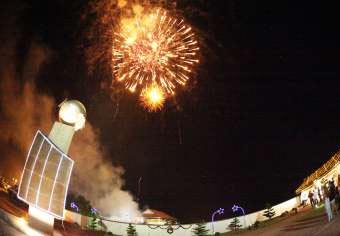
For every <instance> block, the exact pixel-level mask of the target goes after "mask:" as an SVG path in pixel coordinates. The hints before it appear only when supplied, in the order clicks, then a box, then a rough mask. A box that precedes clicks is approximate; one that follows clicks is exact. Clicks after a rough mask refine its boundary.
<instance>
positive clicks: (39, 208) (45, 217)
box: [18, 100, 86, 235]
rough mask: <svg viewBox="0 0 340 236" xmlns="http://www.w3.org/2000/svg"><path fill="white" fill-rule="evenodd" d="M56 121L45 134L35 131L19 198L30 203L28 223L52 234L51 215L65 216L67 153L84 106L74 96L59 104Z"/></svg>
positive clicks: (68, 171)
mask: <svg viewBox="0 0 340 236" xmlns="http://www.w3.org/2000/svg"><path fill="white" fill-rule="evenodd" d="M59 107H60V109H59V121H56V122H55V123H54V124H53V127H52V129H51V131H50V133H49V135H48V136H46V135H45V134H43V133H42V132H41V131H40V130H38V131H37V133H36V135H35V137H34V139H33V142H32V144H31V147H30V149H29V152H28V155H27V158H26V162H25V166H24V169H23V172H22V175H21V180H20V184H19V189H18V198H19V199H21V200H22V201H24V202H26V203H27V204H28V205H29V211H28V214H29V225H30V226H31V227H33V228H35V229H37V230H39V231H42V232H44V233H46V234H49V235H52V233H53V224H54V218H57V219H64V209H65V202H66V195H67V191H68V186H69V182H70V177H71V172H72V168H73V164H74V161H73V160H72V159H71V158H70V157H69V156H68V155H67V153H68V150H69V147H70V145H71V142H72V138H73V135H74V133H75V131H76V130H78V129H81V128H82V127H84V125H85V117H86V109H85V107H84V105H83V104H82V103H80V102H79V101H76V100H68V101H64V102H63V103H62V104H60V106H59Z"/></svg>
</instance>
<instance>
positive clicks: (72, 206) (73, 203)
mask: <svg viewBox="0 0 340 236" xmlns="http://www.w3.org/2000/svg"><path fill="white" fill-rule="evenodd" d="M70 207H71V208H72V209H75V210H76V211H77V212H79V207H78V206H77V204H75V202H71V204H70Z"/></svg>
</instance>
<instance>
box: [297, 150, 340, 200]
mask: <svg viewBox="0 0 340 236" xmlns="http://www.w3.org/2000/svg"><path fill="white" fill-rule="evenodd" d="M339 162H340V150H338V151H337V152H336V153H335V154H334V155H333V156H332V157H331V159H329V160H328V161H327V162H326V163H325V164H323V165H322V166H321V167H320V168H319V169H317V170H316V171H314V172H313V173H312V174H311V175H310V176H308V177H307V178H305V179H304V180H303V182H302V184H301V185H300V186H299V187H298V188H297V189H296V190H295V192H296V194H299V193H301V192H302V191H303V190H304V189H306V188H308V187H309V186H311V185H312V184H313V183H314V181H315V180H317V179H320V178H322V177H323V176H325V175H326V174H327V173H329V172H330V171H331V170H332V169H333V167H334V166H335V165H336V164H338V163H339Z"/></svg>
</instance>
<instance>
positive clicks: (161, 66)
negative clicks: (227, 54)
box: [112, 8, 199, 107]
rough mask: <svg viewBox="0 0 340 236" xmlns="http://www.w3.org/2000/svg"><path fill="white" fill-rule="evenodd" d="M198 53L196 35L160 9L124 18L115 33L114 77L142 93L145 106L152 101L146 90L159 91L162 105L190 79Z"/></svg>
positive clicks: (132, 89)
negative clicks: (153, 89)
mask: <svg viewBox="0 0 340 236" xmlns="http://www.w3.org/2000/svg"><path fill="white" fill-rule="evenodd" d="M198 50H199V47H198V43H197V40H196V39H195V34H194V33H193V32H192V29H191V27H189V26H187V25H186V24H185V23H184V21H183V20H182V19H177V18H174V17H171V16H170V15H169V13H168V12H167V11H165V10H163V9H160V8H158V9H153V10H150V11H148V12H147V13H143V12H142V10H141V11H139V14H136V16H135V17H133V18H123V19H122V20H121V22H120V24H119V26H118V28H117V29H116V30H115V31H114V37H113V46H112V69H113V74H114V77H115V78H116V80H117V81H119V82H121V83H123V84H124V86H125V87H126V88H127V89H128V90H130V91H131V92H135V91H139V92H140V94H141V97H142V98H141V100H142V101H143V104H144V105H145V104H147V103H145V101H149V100H148V99H145V91H146V88H149V89H150V88H155V87H157V88H158V90H159V91H161V93H162V97H163V99H161V100H162V102H163V101H164V99H165V97H168V96H172V95H174V94H175V89H176V87H177V86H178V85H181V86H184V85H185V84H186V83H187V81H188V80H189V79H190V73H191V71H192V69H193V68H194V67H195V65H196V64H197V63H198V55H197V52H198ZM141 91H144V95H142V92H141ZM143 96H144V98H143ZM150 106H151V107H152V106H153V105H150Z"/></svg>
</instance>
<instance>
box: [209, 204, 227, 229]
mask: <svg viewBox="0 0 340 236" xmlns="http://www.w3.org/2000/svg"><path fill="white" fill-rule="evenodd" d="M216 214H219V215H222V214H224V209H223V208H219V209H218V210H216V211H214V212H213V213H212V215H211V228H212V231H213V234H215V229H214V218H215V215H216Z"/></svg>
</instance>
